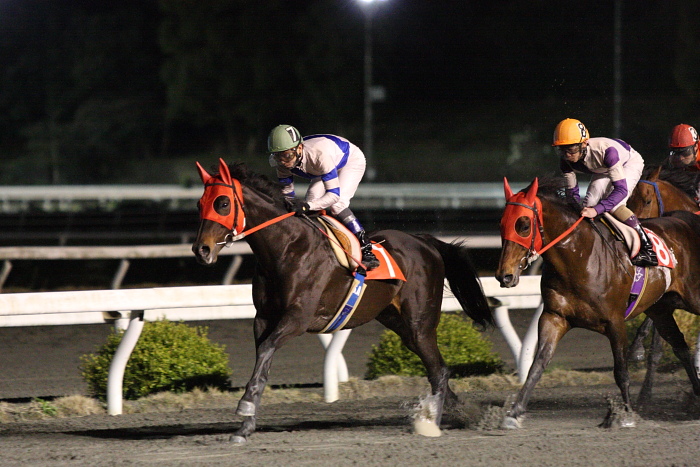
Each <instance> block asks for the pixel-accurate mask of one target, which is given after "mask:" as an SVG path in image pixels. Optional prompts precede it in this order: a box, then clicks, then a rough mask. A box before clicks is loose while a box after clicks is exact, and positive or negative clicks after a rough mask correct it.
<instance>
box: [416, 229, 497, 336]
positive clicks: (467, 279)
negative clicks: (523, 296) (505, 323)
mask: <svg viewBox="0 0 700 467" xmlns="http://www.w3.org/2000/svg"><path fill="white" fill-rule="evenodd" d="M419 236H420V237H421V238H422V239H424V240H425V241H427V242H428V243H429V244H431V245H432V246H434V247H435V249H437V251H438V252H439V253H440V256H442V260H443V262H444V263H445V276H446V277H447V283H448V284H449V285H450V290H452V293H453V294H454V296H455V298H456V299H457V301H458V302H459V304H460V305H461V306H462V309H463V310H464V312H465V313H466V314H467V316H469V317H470V318H471V319H472V320H474V322H475V323H476V324H478V325H479V326H481V327H487V326H489V325H494V324H495V323H494V320H493V315H492V314H491V308H490V307H489V303H488V300H487V299H486V296H485V295H484V289H483V288H482V287H481V282H480V281H479V277H478V274H477V272H476V268H474V265H473V263H472V260H471V257H470V255H469V250H468V249H467V247H466V246H464V244H463V243H464V242H453V243H445V242H443V241H441V240H438V239H437V238H435V237H433V236H432V235H427V234H426V235H419Z"/></svg>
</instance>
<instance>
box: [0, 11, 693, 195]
mask: <svg viewBox="0 0 700 467" xmlns="http://www.w3.org/2000/svg"><path fill="white" fill-rule="evenodd" d="M612 12H613V2H611V1H604V0H595V1H591V2H580V1H573V0H559V1H554V0H515V1H508V2H505V1H496V2H479V1H468V0H444V1H442V2H437V3H436V2H430V1H425V0H389V1H387V2H385V4H383V5H382V7H381V8H379V9H378V10H377V14H376V16H375V21H374V26H375V29H374V31H373V33H374V42H375V61H374V64H375V65H374V66H375V69H374V72H375V82H376V83H379V84H382V85H383V86H385V88H386V89H387V96H388V98H387V101H386V102H385V103H381V104H378V105H377V113H376V115H377V120H378V124H379V125H384V126H385V127H388V128H396V131H385V132H384V133H383V134H379V135H378V139H379V141H378V146H379V148H380V149H381V147H382V146H386V147H391V148H392V149H393V150H395V151H397V152H401V154H402V155H404V156H405V155H406V154H408V153H409V152H410V151H411V150H412V148H411V147H407V148H403V147H400V146H401V144H402V143H404V142H405V141H409V140H410V138H405V137H404V135H405V134H406V133H408V132H411V131H412V130H417V131H418V130H419V129H420V128H421V122H427V123H429V122H432V121H437V120H439V118H440V117H441V115H442V114H444V113H445V109H447V108H448V107H451V106H452V105H453V104H457V103H459V104H460V105H466V106H469V105H471V104H472V103H483V102H489V101H499V100H518V99H547V98H549V99H555V100H557V99H558V100H562V101H565V100H567V99H571V98H572V97H573V98H577V99H587V98H591V99H603V100H605V99H610V97H611V94H612V80H613V78H612V76H613V69H612V44H613V24H612ZM623 12H624V23H623V33H624V35H623V53H624V76H625V78H624V93H625V96H630V97H638V98H641V97H644V98H646V97H650V96H651V97H663V98H664V99H666V100H665V101H664V102H672V103H673V105H672V106H671V107H668V106H667V108H664V109H660V110H657V109H654V110H652V109H650V114H652V113H653V115H654V116H655V117H654V118H657V119H658V122H655V124H656V125H658V126H659V127H663V126H664V125H667V123H666V120H669V119H684V120H687V121H689V122H691V123H696V124H700V120H694V119H697V117H698V116H700V115H699V113H698V112H697V110H696V108H697V105H698V103H700V102H698V101H700V56H699V55H700V52H699V51H700V47H698V46H699V45H700V44H699V43H700V36H699V32H698V21H697V18H698V17H700V15H699V13H700V1H698V0H693V1H681V0H671V1H668V2H655V1H648V0H640V1H636V2H631V1H629V0H626V1H624V2H623ZM363 34H364V30H363V15H362V11H361V8H360V7H359V6H358V4H357V1H356V0H316V1H300V0H292V1H290V0H264V1H250V0H198V1H194V0H123V1H112V0H61V1H56V0H22V1H12V2H2V4H0V65H1V67H0V70H2V74H1V75H0V110H1V111H0V155H1V156H2V158H1V160H0V167H1V169H2V170H0V183H2V184H18V183H100V182H110V181H114V180H120V181H122V180H124V179H131V180H134V181H146V180H143V178H144V177H145V176H144V175H143V174H141V175H138V174H129V173H128V171H129V170H130V168H129V164H128V162H129V161H151V160H152V161H153V166H154V167H156V166H161V165H162V163H163V161H168V160H170V159H175V158H178V157H181V156H190V155H192V156H196V155H198V154H213V155H224V156H225V157H227V155H231V154H258V155H261V154H262V153H263V152H264V141H265V137H266V133H267V131H268V130H269V128H271V127H272V126H273V125H275V124H277V123H280V122H283V121H284V122H293V123H295V124H297V125H298V126H300V127H301V128H303V132H305V133H312V132H318V131H333V132H336V133H341V134H345V135H347V136H350V137H352V138H353V139H354V140H357V141H358V143H361V142H362V141H361V137H362V102H363V100H362V96H363V81H362V78H363V75H362V66H363V37H364V36H363ZM426 101H427V102H430V103H435V104H430V105H428V106H425V102H426ZM418 104H421V107H420V108H421V109H426V108H427V109H430V110H431V111H432V112H434V113H431V111H429V112H425V111H424V110H423V111H422V112H418V111H417V110H416V109H417V108H418V107H417V105H418ZM671 110H672V111H671ZM534 111H535V110H533V112H534ZM566 116H569V115H566ZM661 116H663V118H662V117H661ZM559 117H562V118H563V117H564V116H563V115H553V116H551V120H553V121H556V120H557V119H558V118H559ZM503 118H504V119H507V118H508V116H507V115H504V116H503ZM605 118H606V117H605V116H604V115H603V116H601V121H604V119H605ZM456 120H457V119H455V121H454V126H455V129H456V130H453V129H452V128H450V129H449V131H452V132H454V131H458V130H459V127H460V125H461V123H462V122H459V121H456ZM547 121H549V120H547ZM394 123H396V125H394ZM546 125H549V123H547V124H546ZM462 126H463V125H462ZM599 126H600V125H599ZM547 131H550V130H549V129H548V130H547ZM429 133H430V132H426V134H425V135H424V137H425V138H426V140H429V138H430V137H431V136H434V135H431V134H429ZM483 136H484V138H486V139H488V138H489V137H490V136H489V135H483ZM496 136H498V135H495V136H493V137H496ZM654 137H655V138H656V137H657V136H656V135H655V136H654ZM506 138H507V137H506ZM139 177H141V179H139Z"/></svg>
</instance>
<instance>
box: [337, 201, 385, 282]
mask: <svg viewBox="0 0 700 467" xmlns="http://www.w3.org/2000/svg"><path fill="white" fill-rule="evenodd" d="M337 217H338V218H339V219H340V221H341V222H342V223H343V224H345V227H347V228H348V229H349V230H350V232H352V233H354V234H355V236H356V237H357V239H358V240H359V241H360V248H361V249H362V263H363V264H364V265H365V269H367V270H368V271H371V270H372V269H375V268H377V267H379V260H378V259H377V257H376V256H374V253H372V243H371V242H370V241H369V239H368V238H367V233H366V232H365V229H364V227H362V224H360V221H358V220H357V217H355V214H353V213H352V211H351V210H350V208H345V209H343V210H342V211H340V212H339V213H338V214H337Z"/></svg>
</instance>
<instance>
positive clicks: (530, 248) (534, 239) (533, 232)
mask: <svg viewBox="0 0 700 467" xmlns="http://www.w3.org/2000/svg"><path fill="white" fill-rule="evenodd" d="M508 206H520V207H523V208H525V209H529V210H530V211H532V216H527V217H529V218H530V242H529V245H528V244H527V237H521V236H520V235H518V234H517V232H516V237H515V238H516V239H515V240H514V239H513V238H507V237H512V235H501V236H502V237H503V239H504V240H510V241H515V243H517V244H519V245H522V246H524V247H525V248H526V249H527V254H526V255H525V256H524V257H523V259H522V260H520V265H519V266H518V267H519V268H520V269H521V270H523V271H524V270H525V269H527V268H528V267H529V266H530V264H532V263H533V262H535V261H536V260H537V258H539V256H540V253H539V251H541V249H542V245H543V244H544V225H543V223H542V218H541V217H542V216H541V214H540V211H539V210H538V209H537V203H534V204H533V205H532V206H529V205H528V204H525V203H519V202H516V201H508V202H506V210H508ZM504 217H505V213H504ZM537 234H539V237H538V236H537ZM520 238H523V240H524V241H520Z"/></svg>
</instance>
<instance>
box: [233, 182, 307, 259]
mask: <svg viewBox="0 0 700 467" xmlns="http://www.w3.org/2000/svg"><path fill="white" fill-rule="evenodd" d="M243 199H244V203H245V207H244V209H245V216H246V230H248V229H251V228H253V227H256V226H258V225H260V224H262V223H264V222H267V221H269V220H272V219H275V218H277V217H279V216H281V215H283V214H286V213H287V211H286V209H284V208H283V207H281V206H279V205H277V204H275V202H274V200H273V199H271V198H270V197H268V196H267V195H265V194H262V193H260V192H258V191H257V190H255V189H253V188H250V187H247V186H244V187H243ZM299 222H300V220H299V219H298V218H295V217H289V218H286V219H283V220H281V221H278V222H276V223H273V224H270V225H268V226H267V227H264V228H262V229H260V230H258V231H256V232H255V233H253V234H252V235H250V236H249V237H246V240H247V241H248V244H249V245H250V248H251V249H252V250H253V253H254V254H255V256H256V258H257V259H258V261H260V262H263V263H265V262H267V261H272V262H274V263H278V262H279V258H280V256H281V254H282V252H283V251H284V249H285V248H286V247H287V245H288V244H289V243H290V242H291V241H292V240H294V239H295V238H298V237H299V236H301V233H302V231H303V229H300V228H299V226H298V223H299Z"/></svg>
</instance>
